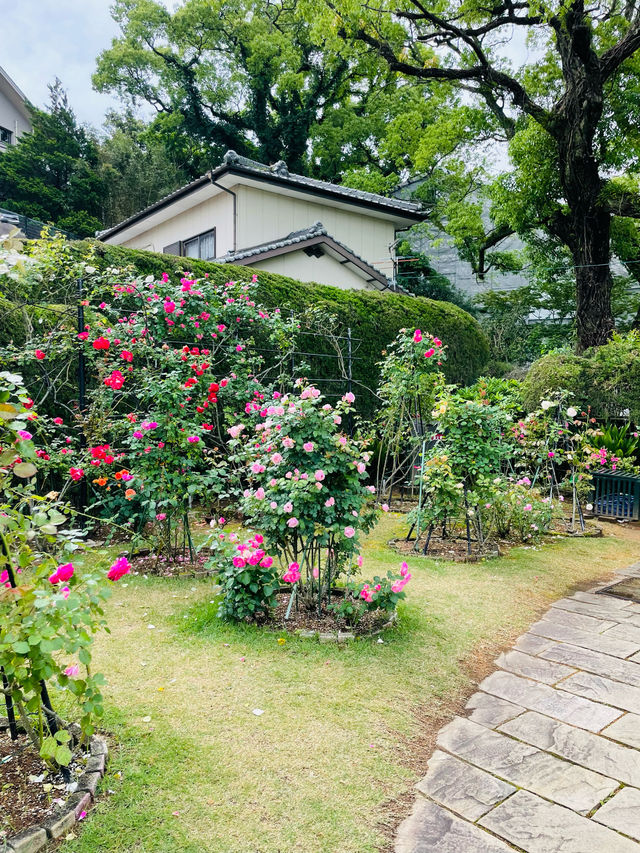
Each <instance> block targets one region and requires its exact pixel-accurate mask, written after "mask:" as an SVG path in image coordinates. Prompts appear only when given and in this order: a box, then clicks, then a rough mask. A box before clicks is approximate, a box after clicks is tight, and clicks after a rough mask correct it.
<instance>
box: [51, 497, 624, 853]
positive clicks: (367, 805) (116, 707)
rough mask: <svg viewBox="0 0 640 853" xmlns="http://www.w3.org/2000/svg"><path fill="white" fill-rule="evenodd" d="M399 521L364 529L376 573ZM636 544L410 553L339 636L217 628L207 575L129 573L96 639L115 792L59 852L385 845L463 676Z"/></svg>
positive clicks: (612, 541) (467, 688)
mask: <svg viewBox="0 0 640 853" xmlns="http://www.w3.org/2000/svg"><path fill="white" fill-rule="evenodd" d="M404 529H405V528H404V526H403V524H402V518H401V516H398V515H393V514H392V515H389V516H387V517H385V518H384V519H383V520H382V521H381V522H380V524H379V525H378V527H377V528H376V530H375V531H374V532H373V533H372V534H371V535H370V536H369V538H368V540H367V543H366V550H365V570H366V573H367V574H368V575H372V574H374V573H375V572H379V571H381V570H382V571H386V569H387V568H396V567H398V564H399V562H400V558H399V557H398V555H397V554H395V553H394V552H392V551H391V550H390V549H389V548H388V547H387V546H386V544H385V543H386V542H387V540H388V539H390V538H391V537H392V536H394V535H402V532H403V530H404ZM112 555H113V551H105V550H103V551H100V552H97V553H94V555H92V558H93V559H101V560H103V561H104V563H105V565H107V564H108V563H109V561H110V560H109V558H110V557H111V556H112ZM639 556H640V545H639V544H638V540H637V539H632V538H614V537H613V536H606V537H605V538H602V539H587V540H575V539H574V540H569V539H563V540H558V541H555V542H552V543H551V544H547V545H545V546H544V547H542V548H519V549H515V550H513V551H512V552H511V555H510V556H508V557H506V558H503V559H500V560H494V561H491V562H486V563H480V564H454V563H438V564H437V563H435V562H434V561H431V560H425V559H421V558H416V559H413V560H411V561H409V564H410V568H411V572H412V574H413V580H412V581H411V583H410V584H409V586H408V587H407V600H406V601H405V602H404V604H403V605H401V607H400V613H399V624H398V626H397V628H396V629H394V630H393V631H390V632H387V633H386V634H385V635H384V642H383V643H379V642H377V641H376V640H375V639H368V640H358V641H355V642H353V643H351V644H348V645H345V646H336V645H328V644H327V645H325V644H320V643H318V642H317V641H311V640H300V639H297V638H296V637H289V636H286V635H284V634H282V633H274V632H271V631H268V630H257V629H254V628H252V627H248V626H241V627H233V626H227V625H224V624H220V623H219V621H218V620H217V619H216V617H215V611H216V607H215V604H213V602H212V597H213V596H212V582H211V581H197V582H195V581H193V580H161V579H157V578H143V577H133V578H125V583H122V582H120V584H119V585H117V586H116V588H115V590H114V595H113V597H112V598H111V600H110V602H109V605H108V618H109V624H110V627H111V635H106V634H103V635H100V636H99V637H98V639H97V641H96V644H95V666H96V668H97V669H99V670H101V671H103V672H104V673H105V674H106V675H107V678H108V685H107V687H106V689H105V699H106V717H105V720H104V725H105V728H106V729H107V730H108V731H110V732H112V733H113V741H114V747H113V755H112V761H111V765H110V771H109V774H108V776H107V778H106V780H105V782H104V783H103V791H106V790H107V789H109V792H110V793H109V794H108V795H105V796H103V797H102V799H101V800H100V802H99V804H98V806H97V807H96V809H95V810H94V811H93V812H92V813H90V815H89V818H88V819H87V821H86V824H84V825H81V827H80V831H79V833H78V837H77V838H75V839H71V840H67V841H66V842H65V843H64V844H63V846H62V847H61V848H60V853H96V851H98V850H99V851H100V853H110V851H126V853H134V851H135V853H173V851H176V853H177V851H180V853H203V851H207V853H284V851H286V853H373V851H378V850H379V849H385V848H386V849H388V844H389V842H388V838H389V827H390V826H391V825H392V824H393V816H394V815H397V814H400V813H402V810H403V809H404V808H405V807H406V803H407V802H410V789H411V786H412V784H413V783H414V782H415V781H416V780H417V778H418V776H419V773H420V768H421V767H423V766H424V764H425V762H426V758H427V757H428V742H429V739H428V734H429V731H430V730H431V729H433V728H434V727H435V726H436V725H439V724H440V722H441V721H442V719H443V718H444V717H446V714H447V713H448V712H449V711H450V709H451V708H453V707H454V706H455V704H456V703H458V702H460V701H461V700H462V699H463V698H464V697H465V696H466V695H468V694H470V693H471V692H473V679H472V677H471V675H470V673H472V672H474V671H475V672H476V673H477V672H479V671H480V670H481V669H482V665H483V662H484V661H486V660H488V659H490V657H493V656H494V653H496V652H497V649H498V648H499V647H500V646H502V645H504V644H507V643H509V642H510V641H511V640H512V639H514V638H515V637H516V636H518V634H519V633H521V632H522V631H523V630H524V629H525V628H526V627H527V626H528V624H529V623H531V622H532V621H533V620H534V619H535V617H536V615H537V614H538V613H539V612H540V610H541V609H542V608H543V607H544V606H545V605H546V604H547V603H548V602H549V601H551V600H553V599H554V598H558V597H560V596H562V595H563V594H565V593H566V592H567V590H569V589H570V588H572V587H574V586H576V585H579V584H583V583H585V582H588V581H592V580H593V579H596V578H598V577H601V576H606V575H607V573H609V572H611V571H612V570H613V569H615V568H617V567H621V566H625V565H628V564H630V563H631V562H633V561H634V560H637V559H638V557H639ZM127 581H129V582H128V583H126V582H127ZM285 637H286V641H285V642H284V643H282V642H279V639H280V640H282V639H283V638H285ZM488 656H490V657H488ZM57 701H58V704H60V702H61V701H63V700H62V697H57ZM256 709H260V710H262V711H263V712H264V713H263V714H261V715H256V714H254V713H253V711H254V710H256Z"/></svg>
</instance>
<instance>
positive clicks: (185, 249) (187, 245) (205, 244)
mask: <svg viewBox="0 0 640 853" xmlns="http://www.w3.org/2000/svg"><path fill="white" fill-rule="evenodd" d="M182 254H183V255H184V256H185V257H186V258H200V260H202V261H211V260H213V258H215V256H216V231H215V228H214V229H213V230H212V231H205V232H204V234H198V236H197V237H192V238H191V239H190V240H185V241H184V242H183V244H182Z"/></svg>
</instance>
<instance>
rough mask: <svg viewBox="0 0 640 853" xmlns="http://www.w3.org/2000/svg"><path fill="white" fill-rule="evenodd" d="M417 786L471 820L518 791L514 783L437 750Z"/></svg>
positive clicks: (424, 792) (428, 795) (432, 797)
mask: <svg viewBox="0 0 640 853" xmlns="http://www.w3.org/2000/svg"><path fill="white" fill-rule="evenodd" d="M416 787H417V788H418V790H419V791H421V792H422V793H423V794H426V796H427V797H429V798H430V799H432V800H435V802H436V803H439V804H440V805H441V806H445V807H446V808H448V809H450V810H451V811H452V812H455V813H456V814H459V815H460V816H461V817H464V818H466V819H467V820H471V821H476V820H478V818H479V817H482V815H483V814H486V813H487V812H488V811H489V809H491V808H492V807H493V806H495V805H496V803H500V802H502V800H504V799H506V797H508V796H509V795H510V794H513V793H514V792H515V790H516V789H515V788H514V787H513V785H507V783H506V782H502V781H501V780H500V779H496V777H495V776H491V775H490V774H489V773H485V772H484V770H478V768H477V767H472V766H471V765H469V764H467V763H466V762H465V761H460V759H459V758H454V756H453V755H449V754H448V753H446V752H440V750H438V749H437V750H436V751H435V752H434V753H433V755H432V756H431V758H430V759H429V769H428V771H427V775H426V776H425V777H424V778H423V779H421V780H420V781H419V782H418V784H417V785H416Z"/></svg>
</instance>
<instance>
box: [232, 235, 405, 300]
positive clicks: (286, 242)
mask: <svg viewBox="0 0 640 853" xmlns="http://www.w3.org/2000/svg"><path fill="white" fill-rule="evenodd" d="M317 237H320V238H322V237H326V240H327V242H328V243H329V245H330V246H333V248H334V249H341V250H342V251H343V252H344V255H345V258H351V259H352V261H355V262H356V266H360V268H361V269H362V267H366V268H367V269H368V270H370V272H371V277H372V279H374V278H375V279H376V280H377V281H378V283H379V284H381V285H382V289H387V288H388V289H389V290H393V291H395V292H397V293H404V294H405V295H407V296H411V295H412V294H410V293H409V291H407V290H405V289H404V288H403V287H401V286H399V285H397V284H396V285H394V283H393V282H392V281H391V280H390V279H389V278H387V276H386V275H385V274H384V273H382V272H380V271H379V270H377V269H376V268H375V267H373V266H371V264H370V263H369V262H368V261H366V260H365V259H364V258H361V257H360V256H359V255H356V253H355V252H354V251H353V250H352V249H350V248H349V247H348V246H345V245H344V243H341V242H340V241H339V240H336V238H335V237H332V236H331V234H329V232H328V231H327V229H326V228H325V227H324V225H323V224H322V222H314V224H313V225H310V226H309V227H308V228H303V229H301V230H300V231H292V232H291V234H287V236H286V237H282V238H281V239H280V240H270V241H269V242H268V243H260V244H259V245H257V246H250V247H249V248H247V249H241V250H239V251H237V252H228V253H227V254H226V255H223V256H222V257H220V258H216V263H221V264H237V263H239V262H242V261H245V260H247V259H248V258H256V259H257V258H258V257H259V256H260V255H264V254H266V253H267V252H273V251H277V250H278V249H287V248H290V247H291V248H295V246H296V245H297V244H298V243H306V241H307V240H313V239H314V238H317ZM317 242H320V241H317Z"/></svg>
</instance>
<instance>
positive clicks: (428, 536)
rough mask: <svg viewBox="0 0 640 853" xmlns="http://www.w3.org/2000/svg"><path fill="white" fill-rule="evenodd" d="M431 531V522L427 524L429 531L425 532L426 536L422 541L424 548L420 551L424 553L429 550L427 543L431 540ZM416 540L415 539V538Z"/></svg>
mask: <svg viewBox="0 0 640 853" xmlns="http://www.w3.org/2000/svg"><path fill="white" fill-rule="evenodd" d="M432 533H433V522H431V524H430V525H429V532H428V533H427V538H426V541H425V543H424V548H423V549H422V553H423V554H426V553H427V551H428V550H429V543H430V542H431V534H432ZM416 541H417V540H416Z"/></svg>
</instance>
